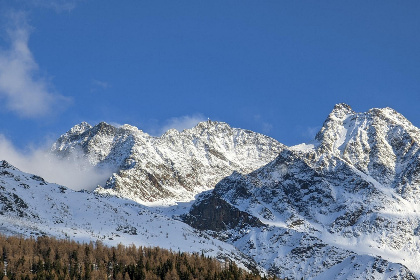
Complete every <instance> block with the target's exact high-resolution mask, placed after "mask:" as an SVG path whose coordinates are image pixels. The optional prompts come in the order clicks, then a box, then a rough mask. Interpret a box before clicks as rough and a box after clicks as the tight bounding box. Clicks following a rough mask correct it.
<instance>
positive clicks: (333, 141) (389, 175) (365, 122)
mask: <svg viewBox="0 0 420 280" xmlns="http://www.w3.org/2000/svg"><path fill="white" fill-rule="evenodd" d="M316 140H317V141H318V142H319V146H318V147H317V148H316V155H317V157H318V158H319V159H320V158H322V157H324V158H325V155H328V156H327V159H325V160H322V159H320V161H321V162H322V163H323V164H328V161H330V160H329V159H328V157H332V156H334V157H338V158H340V159H341V160H344V161H346V162H348V163H350V164H351V165H352V166H354V167H356V168H357V169H358V170H360V171H362V172H363V173H366V174H368V175H369V176H371V177H372V178H373V179H375V180H376V181H378V182H379V183H381V184H382V185H384V186H387V187H392V188H395V189H396V191H397V192H398V193H399V194H401V195H402V196H403V197H404V198H407V199H410V198H411V199H413V198H415V197H418V195H419V188H418V186H419V185H420V160H419V159H420V129H418V128H417V127H415V126H413V125H412V124H411V123H410V122H409V121H408V120H407V119H406V118H404V117H403V116H402V115H401V114H399V113H397V112H396V111H394V110H393V109H391V108H383V109H376V108H375V109H371V110H369V111H368V112H365V113H356V112H354V111H353V110H352V109H351V108H350V107H349V106H348V105H346V104H338V105H336V106H335V108H334V110H333V111H332V112H331V114H330V115H329V116H328V118H327V120H326V121H325V122H324V125H323V127H322V129H321V130H320V131H319V133H318V134H317V136H316Z"/></svg>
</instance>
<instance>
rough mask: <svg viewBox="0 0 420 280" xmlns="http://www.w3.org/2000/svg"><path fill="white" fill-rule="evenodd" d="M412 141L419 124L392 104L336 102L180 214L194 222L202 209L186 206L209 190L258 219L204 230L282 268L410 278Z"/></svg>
mask: <svg viewBox="0 0 420 280" xmlns="http://www.w3.org/2000/svg"><path fill="white" fill-rule="evenodd" d="M419 144H420V131H419V129H418V128H416V127H414V126H413V125H412V124H411V123H410V122H409V121H408V120H406V119H405V118H404V117H403V116H401V115H400V114H398V113H396V112H395V111H393V110H392V109H389V108H385V109H372V110H369V111H368V112H366V113H356V112H354V111H353V110H352V109H351V108H350V107H349V106H348V105H345V104H339V105H337V106H336V107H335V108H334V110H333V111H332V112H331V114H330V115H329V116H328V118H327V120H326V121H325V123H324V125H323V127H322V129H321V130H320V132H319V133H318V134H317V136H316V139H315V141H314V142H313V143H312V144H302V145H298V146H294V147H290V148H285V149H283V151H282V152H281V153H280V154H279V156H278V157H277V158H276V159H275V160H273V161H272V162H270V163H268V164H267V165H265V166H263V167H261V168H260V169H258V170H256V171H254V172H251V173H249V174H240V173H235V174H232V175H231V176H229V177H227V178H225V179H224V180H222V181H221V182H220V183H218V184H217V185H216V187H215V188H214V190H212V191H211V193H206V194H205V195H203V197H198V199H197V201H196V202H195V204H194V205H193V206H192V208H191V211H190V213H189V214H188V215H186V216H185V217H184V220H185V221H186V222H189V223H190V224H191V225H192V226H196V225H195V224H194V223H191V221H196V220H200V219H202V218H204V216H203V217H202V215H203V213H204V212H203V211H201V212H197V211H195V209H201V208H202V207H204V205H203V204H204V203H207V202H208V201H211V200H212V197H214V198H215V199H216V198H217V199H221V200H223V201H224V203H228V204H229V205H230V207H233V208H236V209H237V211H241V212H245V213H247V215H248V217H247V219H248V220H254V219H257V220H258V221H261V222H262V223H263V224H264V225H256V224H255V223H249V224H248V225H247V224H244V225H243V226H242V228H246V230H242V231H240V230H232V229H230V228H225V229H221V228H209V229H208V230H209V232H210V233H211V234H213V235H215V236H219V238H221V239H223V240H225V241H227V242H229V243H231V244H232V245H234V246H236V247H237V248H238V249H240V250H241V251H242V252H244V253H245V254H248V255H250V256H252V257H253V258H254V259H255V260H256V261H257V262H258V264H259V265H261V266H262V267H265V268H266V269H267V270H269V271H272V272H274V273H276V274H278V275H280V276H283V277H292V278H293V279H300V278H301V277H304V278H305V279H311V278H314V279H327V278H328V279H356V278H357V277H361V278H365V277H366V276H363V275H364V274H365V273H368V275H370V276H369V277H373V279H414V278H415V276H414V274H412V272H414V273H416V274H420V266H419V263H420V254H419V251H420V239H419V228H420V203H419V201H420V200H419V198H420V196H419V193H418V189H419V187H420V184H419V167H418V166H419V164H420V155H419ZM219 204H221V203H219ZM206 206H207V207H208V209H207V211H210V210H209V209H211V207H213V211H218V209H214V208H215V207H214V206H212V205H211V204H209V203H207V205H206ZM225 207H227V206H225ZM216 213H217V212H216ZM209 215H211V214H209ZM209 215H206V216H209ZM217 217H218V216H217V215H215V216H214V219H217ZM214 223H217V221H214V220H213V224H214ZM224 223H225V224H229V221H224ZM398 263H402V264H403V265H404V266H401V265H399V264H398ZM348 266H353V267H352V268H351V269H350V268H349V267H348ZM410 271H411V272H410ZM327 275H328V277H327ZM325 277H327V278H325Z"/></svg>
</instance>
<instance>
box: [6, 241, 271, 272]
mask: <svg viewBox="0 0 420 280" xmlns="http://www.w3.org/2000/svg"><path fill="white" fill-rule="evenodd" d="M6 279H7V280H12V279H16V280H31V279H47V280H48V279H50V280H73V279H78V280H82V279H83V280H88V279H92V280H94V279H101V280H103V279H118V280H129V279H130V280H133V279H136V280H137V279H148V280H153V279H171V280H176V279H179V280H184V279H188V280H193V279H203V280H207V279H208V280H218V279H220V280H222V279H223V280H225V279H227V280H229V279H232V280H251V279H252V280H254V279H255V280H262V279H267V280H269V279H270V280H271V279H272V280H274V279H277V278H267V277H265V276H260V275H258V274H256V273H251V272H247V271H245V270H243V269H241V268H238V266H237V265H236V264H235V263H233V262H230V261H229V262H226V263H221V262H219V261H217V260H216V259H213V258H209V257H206V256H204V254H197V253H196V254H188V253H182V252H172V251H169V250H165V249H161V248H158V247H155V248H150V247H147V248H146V247H136V246H135V245H130V246H123V245H121V244H120V245H118V246H116V247H107V246H104V245H103V244H102V243H101V242H100V241H97V242H95V243H93V242H90V243H89V244H80V243H77V242H75V241H70V240H59V239H55V238H52V237H47V236H39V237H38V238H36V239H35V238H29V239H25V238H23V237H18V236H9V237H6V236H0V280H6Z"/></svg>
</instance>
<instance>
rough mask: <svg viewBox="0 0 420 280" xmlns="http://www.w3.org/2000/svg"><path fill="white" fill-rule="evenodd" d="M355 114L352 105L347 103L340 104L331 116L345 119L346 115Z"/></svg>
mask: <svg viewBox="0 0 420 280" xmlns="http://www.w3.org/2000/svg"><path fill="white" fill-rule="evenodd" d="M354 113H355V112H354V111H353V109H352V108H351V107H350V105H348V104H346V103H338V104H336V105H335V106H334V109H333V110H332V112H331V113H330V116H332V115H333V116H336V117H339V118H341V117H343V116H345V115H349V114H354Z"/></svg>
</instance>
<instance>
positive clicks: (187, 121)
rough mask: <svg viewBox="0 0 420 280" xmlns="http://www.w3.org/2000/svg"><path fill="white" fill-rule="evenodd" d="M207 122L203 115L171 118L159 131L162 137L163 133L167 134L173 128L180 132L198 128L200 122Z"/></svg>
mask: <svg viewBox="0 0 420 280" xmlns="http://www.w3.org/2000/svg"><path fill="white" fill-rule="evenodd" d="M205 120H206V118H205V117H204V116H203V115H202V114H194V115H191V116H181V117H174V118H170V119H169V120H167V121H166V122H165V125H164V126H163V127H161V128H160V129H159V130H158V131H159V135H162V134H163V133H165V132H166V131H168V130H169V129H171V128H175V129H176V130H178V131H182V130H184V129H188V128H192V127H194V126H196V125H197V124H198V123H199V122H202V121H205Z"/></svg>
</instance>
